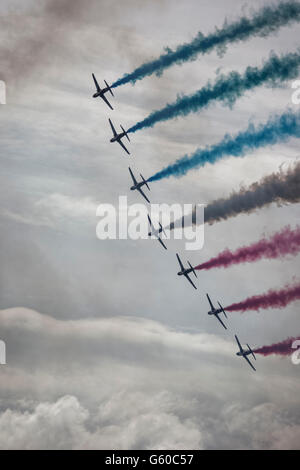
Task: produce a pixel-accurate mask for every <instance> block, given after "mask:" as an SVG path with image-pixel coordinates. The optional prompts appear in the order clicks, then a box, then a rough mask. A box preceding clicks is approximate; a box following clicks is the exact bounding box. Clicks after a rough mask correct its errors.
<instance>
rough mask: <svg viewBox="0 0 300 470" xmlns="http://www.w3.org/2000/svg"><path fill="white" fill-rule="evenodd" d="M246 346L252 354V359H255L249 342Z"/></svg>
mask: <svg viewBox="0 0 300 470" xmlns="http://www.w3.org/2000/svg"><path fill="white" fill-rule="evenodd" d="M247 346H248V349H249V351H250V352H251V354H252V356H253V357H254V359H255V360H256V357H255V354H254V352H253V351H252V349H251V348H250V346H249V344H247Z"/></svg>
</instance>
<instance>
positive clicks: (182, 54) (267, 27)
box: [112, 1, 300, 88]
mask: <svg viewBox="0 0 300 470" xmlns="http://www.w3.org/2000/svg"><path fill="white" fill-rule="evenodd" d="M299 20H300V4H299V3H298V2H295V1H288V2H281V3H279V5H276V6H275V5H274V6H272V7H264V8H261V9H260V10H259V11H258V12H256V13H255V14H253V15H252V17H249V18H247V17H245V16H244V17H241V18H240V19H239V20H237V21H236V22H234V23H231V24H228V23H227V22H225V23H224V25H223V27H222V28H221V29H217V28H216V30H215V31H214V32H213V33H211V34H209V35H208V36H204V35H203V34H202V33H201V32H199V33H198V35H197V36H196V37H195V38H194V39H193V40H192V41H191V42H189V43H187V44H183V45H180V46H178V47H177V48H176V49H175V50H174V51H172V50H171V49H170V48H167V49H166V52H165V53H164V54H162V55H161V56H160V57H159V58H158V59H155V60H152V61H150V62H146V63H145V64H143V65H141V66H140V67H138V68H136V69H135V70H134V71H133V72H132V73H128V74H125V75H124V76H123V77H122V78H120V79H119V80H117V81H116V82H115V83H113V85H112V87H114V88H115V87H118V86H120V85H125V84H126V83H129V82H131V83H132V84H134V83H135V82H136V81H137V80H142V79H143V78H144V77H146V76H149V75H152V74H153V73H155V74H156V75H158V76H160V75H162V73H163V72H164V70H165V69H167V68H168V67H171V65H174V64H183V63H184V62H186V61H188V60H195V59H196V57H197V55H198V54H206V53H208V52H210V51H211V50H212V49H214V48H218V50H219V52H220V53H224V52H225V48H226V45H227V44H230V43H234V42H238V41H245V40H246V39H248V38H249V37H253V36H261V37H266V36H267V35H268V34H271V33H272V32H273V31H276V30H277V29H278V28H280V27H282V26H285V25H288V24H290V23H291V22H294V21H295V22H296V21H299Z"/></svg>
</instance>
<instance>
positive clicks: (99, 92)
mask: <svg viewBox="0 0 300 470" xmlns="http://www.w3.org/2000/svg"><path fill="white" fill-rule="evenodd" d="M107 91H108V88H103V90H101V91H97V92H96V93H94V94H93V98H98V96H103V95H104V94H105V93H106V92H107Z"/></svg>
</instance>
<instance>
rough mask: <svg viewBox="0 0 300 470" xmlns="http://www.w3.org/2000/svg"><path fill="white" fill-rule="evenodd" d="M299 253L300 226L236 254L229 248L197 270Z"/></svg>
mask: <svg viewBox="0 0 300 470" xmlns="http://www.w3.org/2000/svg"><path fill="white" fill-rule="evenodd" d="M299 251H300V226H297V228H296V229H295V230H291V228H290V227H289V226H287V227H284V228H283V229H282V230H281V231H280V232H277V233H275V234H274V235H272V237H271V238H270V239H269V240H267V239H266V238H263V239H262V240H260V241H258V242H256V243H253V244H252V245H249V246H243V247H241V248H239V249H238V250H236V251H234V252H232V251H230V250H229V249H228V248H227V249H225V250H224V251H222V252H221V253H220V254H219V255H218V256H216V257H214V258H211V259H210V260H209V261H207V262H206V263H202V264H199V265H198V266H196V267H195V269H211V268H221V267H223V268H227V267H228V266H231V265H232V264H238V263H250V262H253V261H257V260H259V259H261V258H268V259H272V258H273V259H274V258H279V257H281V256H285V255H289V254H291V255H296V254H297V253H298V252H299Z"/></svg>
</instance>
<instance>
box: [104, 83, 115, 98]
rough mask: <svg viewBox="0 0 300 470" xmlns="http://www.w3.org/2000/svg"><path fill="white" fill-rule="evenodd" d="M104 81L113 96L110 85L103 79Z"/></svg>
mask: <svg viewBox="0 0 300 470" xmlns="http://www.w3.org/2000/svg"><path fill="white" fill-rule="evenodd" d="M104 83H105V85H106V86H107V88H108V90H109V91H110V94H111V95H112V96H115V95H114V94H113V92H112V89H111V87H110V86H109V84H108V83H107V81H106V80H104Z"/></svg>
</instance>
